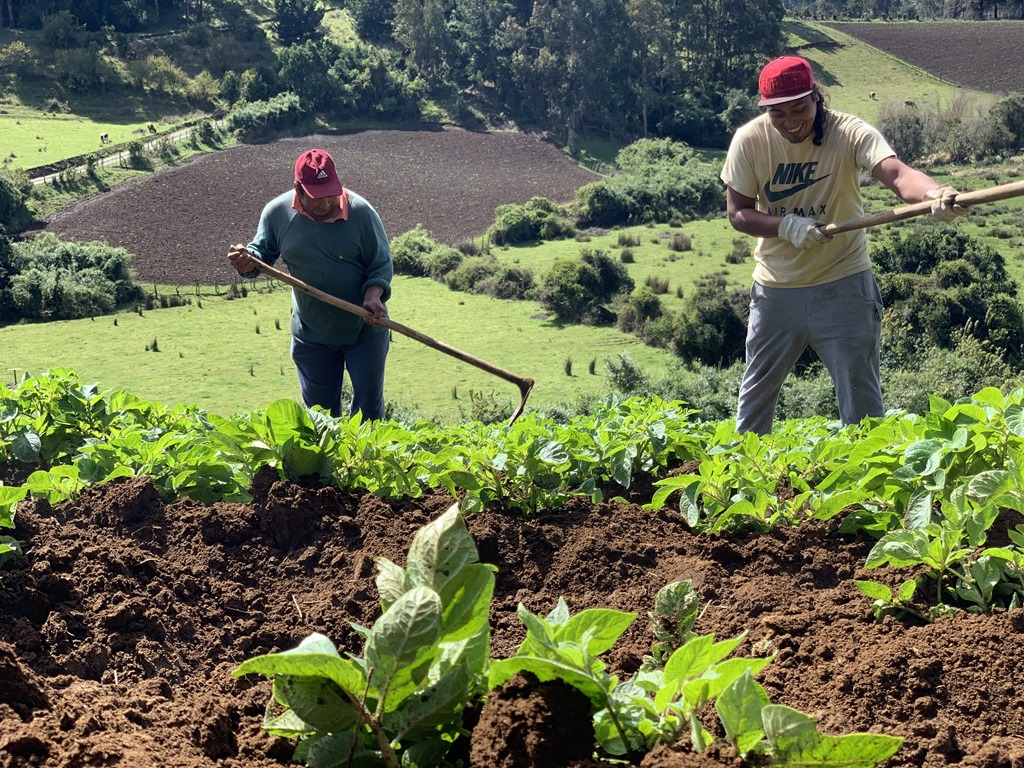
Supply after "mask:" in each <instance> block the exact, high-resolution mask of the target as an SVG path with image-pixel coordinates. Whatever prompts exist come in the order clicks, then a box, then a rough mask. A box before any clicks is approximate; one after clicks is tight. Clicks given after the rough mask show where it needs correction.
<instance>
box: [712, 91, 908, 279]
mask: <svg viewBox="0 0 1024 768" xmlns="http://www.w3.org/2000/svg"><path fill="white" fill-rule="evenodd" d="M895 154H896V153H895V152H893V150H892V148H891V147H890V146H889V143H888V142H887V141H886V140H885V138H884V137H883V136H882V134H881V133H879V131H878V130H877V129H876V128H874V127H872V126H871V125H869V124H868V123H866V122H864V121H863V120H861V119H860V118H859V117H854V116H853V115H847V114H844V113H842V112H835V111H834V110H829V113H828V122H827V124H826V127H825V135H824V138H823V140H822V143H821V146H820V147H816V146H815V145H814V141H813V136H812V137H808V138H807V139H805V140H804V141H802V142H801V143H799V144H791V143H790V142H788V141H787V140H786V139H784V138H783V137H782V136H781V135H780V134H779V132H778V131H777V130H775V128H773V127H772V124H771V122H770V120H769V118H768V113H767V112H766V113H764V114H762V115H760V116H759V117H756V118H755V119H753V120H751V121H750V122H749V123H746V124H745V125H742V126H740V128H739V129H738V130H737V131H736V135H735V136H733V139H732V143H731V144H730V145H729V152H728V155H727V156H726V159H725V166H724V167H723V168H722V173H721V179H722V181H724V182H725V183H726V184H727V185H728V186H730V187H732V188H733V189H734V190H736V191H737V192H739V193H740V194H741V195H745V196H747V197H751V198H756V199H757V209H758V210H759V211H762V212H764V213H767V214H770V215H772V216H785V215H786V214H789V213H795V214H796V215H797V216H807V217H809V218H811V219H814V220H815V221H820V222H822V223H824V224H829V223H833V222H840V221H848V220H850V219H856V218H860V217H861V216H863V215H864V205H863V202H862V201H861V196H860V174H861V171H866V172H869V173H870V171H871V169H872V168H874V167H875V166H876V165H878V163H880V162H882V160H884V159H885V158H887V157H892V156H894V155H895ZM754 260H755V262H756V264H755V266H754V280H756V281H757V282H759V283H761V284H762V285H770V286H777V287H787V288H802V287H805V286H809V285H822V284H824V283H830V282H832V281H834V280H840V279H842V278H844V277H849V276H850V275H853V274H856V273H858V272H863V271H864V270H866V269H870V268H871V261H870V259H869V258H868V240H867V234H866V233H865V231H864V230H863V229H859V230H854V231H853V232H843V233H840V234H838V235H836V236H835V237H833V238H832V241H831V242H829V243H826V244H824V245H813V246H811V247H810V248H807V249H805V250H803V251H799V250H797V249H796V248H795V247H794V246H793V245H792V244H791V243H789V242H788V241H786V240H783V239H782V238H779V237H768V238H764V237H762V238H758V240H757V246H756V247H755V248H754Z"/></svg>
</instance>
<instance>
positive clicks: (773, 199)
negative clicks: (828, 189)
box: [764, 173, 832, 203]
mask: <svg viewBox="0 0 1024 768" xmlns="http://www.w3.org/2000/svg"><path fill="white" fill-rule="evenodd" d="M831 175H832V174H831V173H830V174H829V175H828V176H831ZM828 176H822V177H821V178H820V179H811V180H810V181H805V182H803V183H801V184H797V185H796V186H795V187H790V188H789V189H784V190H783V191H782V192H772V190H771V187H770V186H769V183H770V182H767V181H766V182H765V183H764V196H765V197H767V198H768V202H769V203H777V202H779V200H785V199H786V198H787V197H789V196H790V195H795V194H796V193H797V192H803V191H804V190H805V189H807V188H808V187H811V186H814V185H815V184H817V183H818V182H819V181H824V180H825V179H827V178H828Z"/></svg>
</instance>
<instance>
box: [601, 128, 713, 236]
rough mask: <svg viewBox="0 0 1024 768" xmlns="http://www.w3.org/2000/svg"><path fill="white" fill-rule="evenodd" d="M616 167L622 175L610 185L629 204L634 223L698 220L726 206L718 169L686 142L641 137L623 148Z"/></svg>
mask: <svg viewBox="0 0 1024 768" xmlns="http://www.w3.org/2000/svg"><path fill="white" fill-rule="evenodd" d="M616 163H617V165H618V166H619V173H618V174H617V175H615V176H613V177H612V178H611V179H609V180H608V181H607V182H605V183H607V184H608V186H609V190H610V192H611V193H613V194H614V195H615V196H617V197H619V198H621V199H622V200H624V201H625V206H626V209H627V211H628V215H629V218H630V220H633V221H664V220H667V219H669V218H671V217H673V216H687V217H694V216H700V215H704V214H708V213H713V212H718V211H721V210H722V209H723V208H724V207H725V192H724V188H723V187H722V183H721V181H720V180H719V178H718V170H719V169H718V167H717V166H716V165H714V164H712V163H706V162H704V161H702V160H701V159H700V158H699V157H698V156H697V154H696V153H695V152H694V150H693V149H691V148H690V147H689V146H687V145H686V144H683V143H682V142H677V141H672V140H671V139H640V140H638V141H636V142H634V143H633V144H630V145H629V146H627V147H624V148H623V149H621V150H620V151H619V153H618V155H616Z"/></svg>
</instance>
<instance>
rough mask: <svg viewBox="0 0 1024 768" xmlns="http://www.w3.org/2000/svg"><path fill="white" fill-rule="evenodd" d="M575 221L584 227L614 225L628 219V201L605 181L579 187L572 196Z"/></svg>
mask: <svg viewBox="0 0 1024 768" xmlns="http://www.w3.org/2000/svg"><path fill="white" fill-rule="evenodd" d="M573 210H574V211H575V214H576V223H577V224H578V225H580V226H584V227H614V226H616V225H618V224H624V223H625V222H626V221H628V220H629V203H628V201H627V200H626V198H625V197H623V196H622V195H620V194H619V193H617V192H616V191H615V190H613V189H612V188H611V187H609V186H608V183H607V182H604V181H595V182H592V183H590V184H587V185H585V186H583V187H580V188H579V189H577V190H576V193H575V195H574V196H573Z"/></svg>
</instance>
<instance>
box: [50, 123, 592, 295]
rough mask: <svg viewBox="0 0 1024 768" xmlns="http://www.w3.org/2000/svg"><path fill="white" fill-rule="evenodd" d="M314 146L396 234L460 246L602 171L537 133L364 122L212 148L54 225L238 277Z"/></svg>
mask: <svg viewBox="0 0 1024 768" xmlns="http://www.w3.org/2000/svg"><path fill="white" fill-rule="evenodd" d="M311 147H321V148H323V149H326V150H328V151H329V152H330V153H331V154H332V155H333V157H334V159H335V161H336V163H337V166H338V174H339V176H340V177H341V180H342V183H343V184H344V185H345V186H346V187H348V188H349V189H352V190H354V191H355V192H358V193H359V194H361V195H362V196H363V197H365V198H367V199H368V200H369V201H370V202H371V203H372V204H373V206H374V208H376V209H377V212H378V213H379V214H380V216H381V219H382V220H383V221H384V227H385V229H386V230H387V233H388V236H389V237H392V238H393V237H395V236H396V235H399V234H402V233H403V232H407V231H409V230H410V229H413V228H414V227H416V226H417V225H421V226H423V227H424V228H425V229H426V230H428V231H429V232H430V233H431V235H432V236H433V237H434V238H435V239H436V240H438V241H440V242H443V243H448V244H450V245H459V244H460V243H463V242H466V241H468V240H470V239H472V238H474V237H477V238H478V237H480V236H481V235H482V234H483V233H484V232H485V231H486V229H487V227H488V226H490V225H491V224H492V223H493V222H494V209H495V208H497V207H498V206H499V205H503V204H505V203H525V202H527V201H528V200H529V199H530V198H532V197H538V196H539V197H546V198H548V199H549V200H553V201H556V202H567V201H569V200H571V199H572V196H573V193H574V192H575V191H576V190H577V189H578V188H579V187H581V186H583V185H584V184H588V183H590V182H592V181H596V180H598V179H599V178H600V177H599V176H597V175H596V174H594V173H592V172H590V171H588V170H587V169H585V168H582V167H580V166H579V165H577V164H576V163H574V162H573V161H572V159H571V158H569V157H568V156H567V155H565V154H564V153H563V152H562V151H561V150H559V149H558V148H557V147H556V146H554V145H553V144H551V143H549V142H547V141H545V140H544V139H543V138H541V137H539V136H537V135H533V134H525V133H518V132H493V133H484V132H480V133H474V132H468V131H462V130H436V131H424V130H418V131H398V130H388V131H362V132H359V133H350V134H341V135H318V136H307V137H303V138H300V139H284V140H280V141H276V142H273V143H271V144H263V145H244V146H239V147H233V148H231V149H226V150H222V151H220V152H214V153H210V154H206V155H202V156H199V157H197V158H195V159H193V160H191V161H189V162H185V163H182V164H181V165H180V166H178V167H175V168H171V169H168V170H164V171H161V172H159V173H156V174H153V175H152V176H147V177H146V178H143V179H139V180H137V181H134V182H130V183H126V184H122V185H119V186H118V187H116V188H114V189H112V190H110V191H109V192H106V193H103V194H100V195H95V196H93V197H91V198H89V199H87V200H84V201H82V202H80V203H78V204H77V205H75V206H72V207H70V208H68V209H66V210H64V211H61V212H59V213H57V214H55V215H54V216H53V217H51V219H50V220H49V221H48V222H47V224H46V228H47V229H48V230H50V231H52V232H54V233H56V234H57V235H59V236H60V237H62V238H64V239H66V240H72V241H76V242H89V241H93V240H101V241H103V242H106V243H108V244H110V245H113V246H119V247H122V248H126V249H128V250H129V251H131V252H132V253H133V254H135V258H134V259H133V260H132V266H133V267H134V269H135V270H136V272H137V273H138V279H139V280H140V281H143V282H156V283H162V284H167V285H195V284H200V285H215V284H218V283H219V284H224V283H227V282H230V281H232V280H233V279H234V276H235V272H234V270H233V269H231V267H230V266H229V265H228V263H227V258H226V253H227V249H228V246H229V245H231V244H232V243H237V242H248V241H249V239H250V238H251V237H252V235H253V233H254V232H255V231H256V223H257V221H258V220H259V215H260V211H261V210H262V208H263V205H264V204H265V203H266V202H267V201H269V200H270V199H271V198H273V197H275V196H276V195H278V194H280V193H281V192H284V191H286V190H288V189H290V188H291V183H292V178H293V169H294V167H295V158H296V157H298V156H299V154H301V153H302V152H303V151H304V150H306V149H309V148H311Z"/></svg>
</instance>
